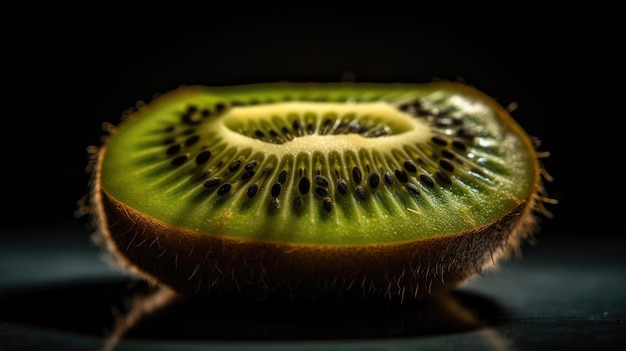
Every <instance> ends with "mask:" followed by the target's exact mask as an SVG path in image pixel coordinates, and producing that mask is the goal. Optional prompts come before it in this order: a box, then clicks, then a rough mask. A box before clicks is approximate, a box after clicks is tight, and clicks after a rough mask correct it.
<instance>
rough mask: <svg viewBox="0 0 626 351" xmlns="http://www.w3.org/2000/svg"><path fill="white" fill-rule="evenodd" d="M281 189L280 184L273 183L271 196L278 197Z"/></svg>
mask: <svg viewBox="0 0 626 351" xmlns="http://www.w3.org/2000/svg"><path fill="white" fill-rule="evenodd" d="M282 188H283V185H282V184H281V183H280V182H276V183H274V185H272V196H273V197H277V196H278V195H280V191H281V190H282Z"/></svg>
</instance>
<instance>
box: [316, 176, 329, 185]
mask: <svg viewBox="0 0 626 351" xmlns="http://www.w3.org/2000/svg"><path fill="white" fill-rule="evenodd" d="M314 179H315V184H317V185H319V186H323V187H325V188H328V185H329V184H330V182H329V181H328V178H326V177H324V176H323V175H320V174H317V175H316V176H315V178H314Z"/></svg>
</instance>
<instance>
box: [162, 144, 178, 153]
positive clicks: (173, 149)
mask: <svg viewBox="0 0 626 351" xmlns="http://www.w3.org/2000/svg"><path fill="white" fill-rule="evenodd" d="M178 151H180V145H179V144H174V145H172V146H170V147H168V148H167V150H166V151H165V152H166V153H167V154H168V155H174V154H176V153H177V152H178Z"/></svg>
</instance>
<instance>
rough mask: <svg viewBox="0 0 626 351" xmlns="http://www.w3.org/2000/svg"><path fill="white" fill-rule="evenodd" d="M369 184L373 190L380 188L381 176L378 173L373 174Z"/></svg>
mask: <svg viewBox="0 0 626 351" xmlns="http://www.w3.org/2000/svg"><path fill="white" fill-rule="evenodd" d="M369 184H370V186H371V187H372V188H376V187H378V184H380V175H378V173H376V172H372V173H371V174H370V179H369Z"/></svg>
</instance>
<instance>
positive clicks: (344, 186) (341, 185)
mask: <svg viewBox="0 0 626 351" xmlns="http://www.w3.org/2000/svg"><path fill="white" fill-rule="evenodd" d="M337 190H338V191H339V193H340V194H342V195H345V194H347V193H348V183H346V181H345V180H343V179H341V180H340V181H339V182H337Z"/></svg>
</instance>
